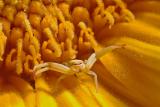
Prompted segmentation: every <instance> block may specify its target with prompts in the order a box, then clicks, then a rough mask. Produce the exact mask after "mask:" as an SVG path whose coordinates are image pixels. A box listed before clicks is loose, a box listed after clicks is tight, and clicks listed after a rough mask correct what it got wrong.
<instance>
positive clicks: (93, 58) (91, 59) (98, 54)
mask: <svg viewBox="0 0 160 107" xmlns="http://www.w3.org/2000/svg"><path fill="white" fill-rule="evenodd" d="M124 46H125V45H113V46H108V47H106V48H103V49H102V50H100V51H98V52H96V53H93V54H91V56H90V57H89V58H88V60H87V61H86V65H87V67H88V68H89V69H91V68H92V66H93V65H94V63H95V62H96V61H97V59H99V58H100V57H102V56H104V55H105V54H106V53H109V52H111V51H113V50H115V49H118V48H123V47H124Z"/></svg>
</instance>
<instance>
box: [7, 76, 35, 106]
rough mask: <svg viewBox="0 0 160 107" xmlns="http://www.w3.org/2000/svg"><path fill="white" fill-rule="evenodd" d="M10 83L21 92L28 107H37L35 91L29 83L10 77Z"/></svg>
mask: <svg viewBox="0 0 160 107" xmlns="http://www.w3.org/2000/svg"><path fill="white" fill-rule="evenodd" d="M8 81H9V82H10V83H11V84H12V85H13V86H14V87H15V88H16V89H17V90H18V91H19V92H20V94H21V95H22V97H23V99H24V102H25V106H26V107H35V93H34V89H33V88H32V86H31V85H30V84H29V83H28V82H26V81H24V80H23V79H21V78H19V77H15V76H10V77H9V78H8Z"/></svg>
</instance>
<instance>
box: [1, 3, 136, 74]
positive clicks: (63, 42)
mask: <svg viewBox="0 0 160 107" xmlns="http://www.w3.org/2000/svg"><path fill="white" fill-rule="evenodd" d="M0 4H1V5H0V14H1V17H0V61H1V62H2V63H1V68H3V69H4V71H5V72H7V73H8V72H9V73H8V75H10V74H16V75H19V76H21V75H22V74H23V75H32V71H33V67H34V66H36V65H38V64H42V63H45V62H47V61H49V62H56V63H64V62H65V61H70V60H74V59H76V58H77V57H78V55H82V54H85V53H87V52H92V51H93V49H95V48H96V47H97V46H98V42H97V41H96V39H95V36H96V34H98V33H99V32H100V31H101V30H102V29H103V28H105V27H108V28H110V29H111V28H112V26H113V25H115V24H116V23H120V22H124V21H125V22H129V21H132V20H133V19H134V15H133V14H132V13H131V12H130V11H129V10H128V9H127V6H126V4H125V3H124V2H122V1H121V0H113V1H111V2H109V3H103V1H102V0H96V4H95V3H91V6H90V7H85V6H86V5H85V4H84V3H80V2H77V3H76V1H75V3H73V4H72V3H70V2H67V1H66V2H55V1H54V0H53V2H51V1H49V0H27V1H26V0H25V1H23V0H22V1H20V0H18V1H17V0H12V1H10V2H8V1H1V2H0ZM90 10H92V11H90ZM75 66H76V65H75ZM77 67H80V68H83V67H84V65H83V64H78V65H77ZM74 68H76V67H74Z"/></svg>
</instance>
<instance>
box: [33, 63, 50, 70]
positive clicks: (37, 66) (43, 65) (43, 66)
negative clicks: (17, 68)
mask: <svg viewBox="0 0 160 107" xmlns="http://www.w3.org/2000/svg"><path fill="white" fill-rule="evenodd" d="M48 65H49V64H48V63H42V64H38V65H35V66H34V68H33V71H36V70H37V69H40V68H45V67H47V66H48Z"/></svg>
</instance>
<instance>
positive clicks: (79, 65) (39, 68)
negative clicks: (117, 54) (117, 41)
mask: <svg viewBox="0 0 160 107" xmlns="http://www.w3.org/2000/svg"><path fill="white" fill-rule="evenodd" d="M122 47H123V45H114V46H109V47H106V48H103V49H102V50H101V51H99V52H97V53H93V54H91V56H90V57H89V58H88V59H87V60H85V61H83V60H79V59H74V60H70V61H69V62H67V63H65V64H60V63H56V62H45V63H42V64H38V65H36V66H34V68H33V71H34V75H35V76H37V75H38V74H41V73H43V72H46V71H48V70H50V71H56V72H59V73H62V74H64V75H62V76H60V77H59V78H58V80H57V83H56V85H57V84H58V83H59V82H60V81H61V80H62V79H64V78H65V77H67V76H69V75H77V74H78V73H80V72H83V73H86V74H88V75H92V76H93V77H94V82H95V86H96V90H97V89H98V80H97V75H96V73H95V72H93V71H91V70H90V69H91V68H92V66H93V65H94V63H95V62H96V61H97V60H98V59H99V58H100V57H102V56H103V55H105V54H106V53H107V52H110V51H112V50H114V49H117V48H122Z"/></svg>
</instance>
